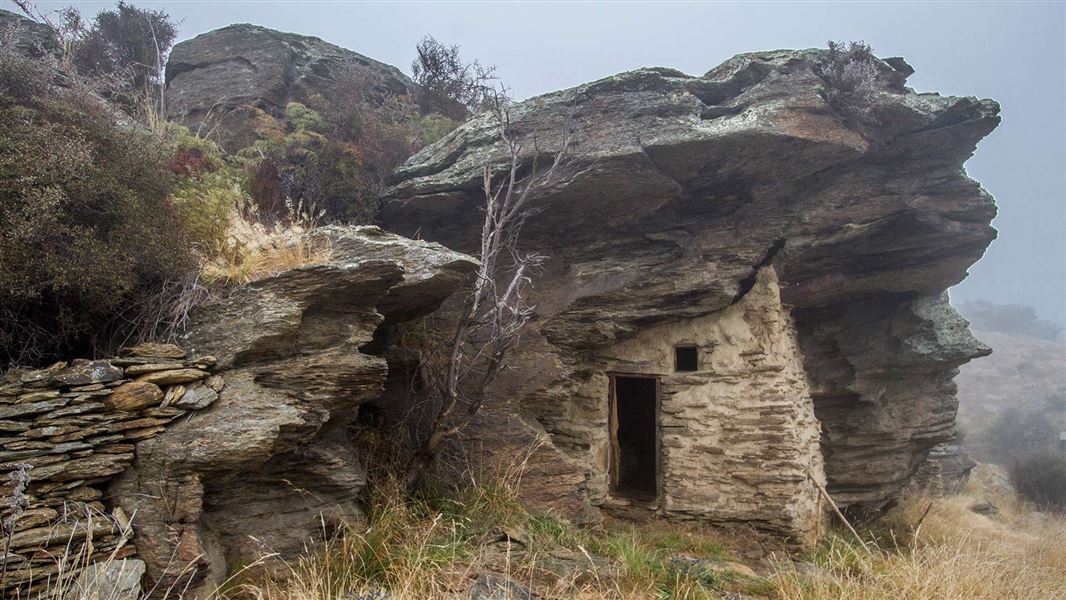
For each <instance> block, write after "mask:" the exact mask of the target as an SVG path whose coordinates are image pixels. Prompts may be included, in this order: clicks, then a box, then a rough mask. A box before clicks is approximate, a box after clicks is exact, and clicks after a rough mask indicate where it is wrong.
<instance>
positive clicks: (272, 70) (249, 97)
mask: <svg viewBox="0 0 1066 600" xmlns="http://www.w3.org/2000/svg"><path fill="white" fill-rule="evenodd" d="M349 75H351V76H356V77H359V78H361V79H362V80H365V81H366V83H367V85H368V86H369V87H371V88H376V89H377V90H379V91H380V92H381V93H388V94H392V95H397V96H406V95H411V94H414V92H415V91H416V86H415V83H414V82H413V81H411V79H410V78H408V77H407V76H406V75H404V74H403V73H402V72H400V70H399V69H397V68H396V67H393V66H392V65H387V64H385V63H381V62H378V61H376V60H374V59H372V58H367V57H366V56H363V55H362V54H358V53H356V52H352V51H351V50H347V49H345V48H341V47H339V46H334V45H333V44H330V43H327V42H324V41H322V40H320V39H318V38H316V37H311V36H306V35H298V34H295V33H284V32H281V31H276V30H273V29H267V28H266V27H260V26H258V25H249V24H237V25H230V26H229V27H223V28H222V29H217V30H214V31H211V32H208V33H205V34H203V35H199V36H197V37H195V38H193V39H191V40H186V41H184V42H181V43H180V44H178V45H176V46H174V50H173V51H172V52H171V54H170V59H169V61H168V62H167V72H166V85H167V92H166V99H167V110H168V113H169V115H170V117H171V119H173V120H176V121H178V122H180V123H182V124H184V125H186V126H188V127H189V128H190V129H192V130H193V131H197V130H200V132H201V133H202V134H207V133H209V132H210V133H212V134H214V135H216V136H217V137H218V139H219V141H220V142H221V143H222V145H223V147H225V148H226V149H227V150H230V151H235V150H239V149H241V148H243V147H245V146H248V145H250V144H251V143H252V142H254V141H255V139H256V138H255V127H256V111H257V110H261V111H264V112H266V113H267V114H269V115H273V116H279V115H280V114H281V112H282V111H283V110H284V108H285V105H286V104H288V103H289V102H302V103H305V104H306V103H308V102H311V101H313V100H314V99H316V98H317V99H322V98H325V99H328V100H331V101H338V102H343V101H345V98H342V97H338V96H339V94H338V93H337V90H336V86H337V84H338V80H339V79H341V78H343V77H346V76H349Z"/></svg>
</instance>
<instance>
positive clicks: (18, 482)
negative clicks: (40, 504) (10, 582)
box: [0, 463, 33, 590]
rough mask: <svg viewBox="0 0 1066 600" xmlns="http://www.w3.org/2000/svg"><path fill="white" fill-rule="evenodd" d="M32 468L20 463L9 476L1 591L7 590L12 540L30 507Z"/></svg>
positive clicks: (1, 559) (0, 577)
mask: <svg viewBox="0 0 1066 600" xmlns="http://www.w3.org/2000/svg"><path fill="white" fill-rule="evenodd" d="M32 468H33V465H29V464H26V463H19V464H17V465H15V469H14V470H13V471H11V472H10V473H8V475H7V481H8V485H10V486H11V495H10V496H8V497H7V498H5V499H4V504H6V505H7V506H5V507H4V508H5V509H6V512H7V513H8V515H7V518H5V519H4V521H3V534H4V555H3V556H2V557H0V561H2V562H3V566H2V567H0V569H2V570H0V590H4V589H6V588H5V584H6V583H7V563H8V556H10V555H11V538H12V537H13V536H14V535H15V528H16V527H17V526H18V521H19V517H21V516H22V513H24V512H25V511H26V509H27V508H28V507H29V505H30V499H29V497H28V496H27V495H26V486H28V485H29V483H30V469H32Z"/></svg>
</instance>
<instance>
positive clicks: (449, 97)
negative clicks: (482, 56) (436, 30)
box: [411, 35, 499, 120]
mask: <svg viewBox="0 0 1066 600" xmlns="http://www.w3.org/2000/svg"><path fill="white" fill-rule="evenodd" d="M415 50H416V51H417V53H418V58H416V59H415V60H414V61H413V62H412V63H411V72H412V73H413V74H414V79H415V81H416V82H417V83H418V84H419V85H420V86H422V89H423V94H424V96H425V97H424V98H423V103H424V104H435V105H436V106H433V108H434V109H436V110H438V111H440V112H441V113H442V114H444V115H446V116H448V117H449V118H452V119H457V120H462V119H464V118H465V117H466V116H467V115H466V113H467V112H473V113H476V112H479V111H481V110H483V109H485V108H492V104H493V102H494V100H495V99H496V98H497V97H498V91H499V90H496V89H495V88H494V87H493V86H492V82H493V81H494V80H495V79H496V67H495V66H490V67H484V66H482V65H481V63H479V62H478V61H476V60H475V61H473V62H469V63H468V62H464V61H463V60H462V58H460V56H459V46H455V45H452V46H446V45H444V44H442V43H440V42H439V41H437V39H436V38H434V37H433V36H429V35H427V36H426V37H424V38H422V41H420V42H418V46H416V47H415Z"/></svg>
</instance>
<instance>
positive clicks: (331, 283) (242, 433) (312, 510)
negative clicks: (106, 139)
mask: <svg viewBox="0 0 1066 600" xmlns="http://www.w3.org/2000/svg"><path fill="white" fill-rule="evenodd" d="M319 235H322V236H326V237H328V238H329V240H330V243H331V245H332V247H333V260H332V261H331V262H329V263H327V264H321V265H315V266H307V267H300V268H296V269H293V270H290V271H285V272H282V273H280V274H278V275H276V276H273V277H269V278H266V279H262V280H259V281H255V282H253V283H251V284H249V285H247V286H244V287H241V288H238V289H235V290H234V291H233V292H232V293H231V294H229V295H228V296H226V297H223V298H219V299H217V300H215V301H212V302H211V303H209V304H206V305H204V306H202V307H200V308H197V309H196V310H195V312H194V313H193V314H191V315H190V319H191V323H192V325H191V327H190V329H189V331H188V334H187V335H186V336H185V337H184V338H183V339H182V343H183V345H184V346H185V348H186V349H188V350H189V351H190V352H191V353H193V354H200V355H202V354H210V355H211V356H212V357H214V358H216V359H217V363H216V365H215V367H214V368H215V369H216V370H219V371H220V372H221V373H222V375H223V377H224V379H225V381H224V385H222V382H220V381H216V380H215V378H214V377H212V378H207V379H206V380H205V381H204V382H203V383H202V384H199V385H196V384H194V385H192V386H189V385H187V384H183V385H186V388H185V390H184V391H183V392H182V393H181V394H178V395H176V397H175V398H174V406H177V407H183V406H199V405H200V404H203V403H205V402H206V401H207V400H206V399H208V398H213V397H214V398H217V399H215V400H214V402H213V403H212V404H211V405H210V407H209V408H207V409H204V410H202V411H200V412H199V413H197V417H196V418H193V419H188V420H185V421H182V422H180V423H177V424H174V425H172V426H171V427H170V428H169V429H168V431H167V433H166V435H164V436H159V437H156V438H153V439H150V440H145V441H143V442H141V443H140V444H138V445H137V451H136V460H135V461H134V463H133V466H132V467H130V468H129V469H128V470H127V471H126V472H125V473H123V474H122V476H121V477H120V478H119V479H118V480H117V481H116V483H115V484H114V485H112V487H111V490H110V493H111V497H112V499H113V501H114V502H116V503H117V504H118V505H120V506H122V507H123V508H124V509H125V510H126V511H127V512H128V513H130V514H134V512H135V514H136V520H135V527H136V530H137V535H138V540H139V545H138V547H139V555H140V557H141V558H142V559H143V560H144V561H145V562H146V564H147V569H148V577H149V579H150V580H151V581H152V582H153V583H154V582H162V583H161V589H166V588H167V587H169V586H170V585H171V584H172V583H174V582H175V581H178V583H177V585H178V589H183V588H184V587H185V586H186V585H189V586H190V589H194V590H195V589H197V588H199V587H200V586H201V585H206V586H207V587H206V588H205V589H210V585H211V584H218V583H221V581H222V580H223V579H224V578H225V577H226V576H227V566H228V565H232V564H237V563H243V564H248V563H251V562H253V561H255V560H257V559H259V558H261V557H262V556H263V555H265V554H268V553H271V552H278V553H280V554H281V556H283V557H286V558H289V557H292V556H293V555H295V554H297V553H298V552H300V551H301V550H302V549H303V548H304V544H305V543H306V541H307V540H308V538H310V537H313V536H315V535H316V534H319V533H321V531H322V527H323V524H324V523H325V524H326V525H327V526H328V525H329V524H330V523H335V521H334V519H345V518H353V517H358V516H360V515H361V512H360V509H359V507H358V505H357V500H358V497H359V495H360V493H361V491H362V489H363V486H364V484H365V474H364V470H363V467H362V463H361V458H360V457H359V456H357V454H356V452H355V449H354V447H353V444H352V440H351V436H350V432H349V426H350V425H352V424H353V423H354V422H355V420H356V417H357V411H358V408H359V405H360V403H362V402H364V401H366V400H368V399H371V398H375V397H376V396H378V395H379V394H380V392H381V388H382V386H383V384H384V381H385V377H386V363H385V359H384V358H381V357H380V356H376V355H373V354H371V353H370V350H368V349H367V348H368V346H367V345H368V344H370V343H371V342H372V340H373V336H374V333H375V331H376V330H377V329H378V327H379V326H380V325H382V324H383V323H385V322H387V321H388V322H398V321H400V320H403V319H407V318H414V317H418V316H421V315H424V314H426V313H427V312H429V311H432V310H434V309H435V308H436V307H437V306H438V305H439V304H440V303H441V302H442V301H443V300H444V299H445V298H447V297H448V296H449V295H451V294H452V293H453V292H454V291H455V290H456V289H457V288H458V287H459V286H460V285H462V284H463V283H464V282H465V280H466V278H467V276H468V275H469V274H470V273H471V272H472V271H473V269H474V267H475V266H476V263H475V262H474V261H473V260H472V259H470V258H469V257H467V256H465V255H463V254H459V253H457V252H453V251H450V250H448V249H446V248H444V247H442V246H440V245H438V244H431V243H426V242H420V241H414V240H409V239H404V238H401V237H399V236H396V235H392V234H386V233H383V232H382V231H381V230H379V229H377V228H376V227H354V228H339V227H333V228H326V229H324V230H322V231H321V232H320V233H319ZM390 320H395V321H390ZM149 375H152V374H149ZM149 375H142V376H141V377H142V378H143V377H148V376H149ZM145 490H153V493H152V494H146V493H145ZM323 519H325V520H323Z"/></svg>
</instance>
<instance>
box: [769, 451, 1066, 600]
mask: <svg viewBox="0 0 1066 600" xmlns="http://www.w3.org/2000/svg"><path fill="white" fill-rule="evenodd" d="M1004 482H1005V477H1003V476H1002V475H1001V474H997V473H996V472H995V470H994V469H993V468H991V467H987V466H984V465H982V466H981V467H979V468H978V470H977V472H976V473H975V476H974V478H973V480H972V481H971V482H970V484H969V485H968V486H967V488H966V490H965V491H964V492H963V493H962V494H959V495H956V496H950V497H947V498H942V499H936V500H929V499H927V498H924V497H921V496H916V497H912V498H909V499H907V500H906V501H905V502H903V503H902V504H901V506H899V507H898V508H897V509H895V510H894V511H893V512H892V513H890V514H889V515H888V516H887V517H886V519H885V520H884V521H883V522H882V523H880V524H878V525H877V526H876V527H875V528H873V529H871V530H869V531H867V532H866V533H867V535H869V536H870V537H871V538H872V539H874V540H875V542H876V544H875V547H874V550H873V551H872V552H870V553H867V552H865V551H863V550H862V549H861V548H859V547H858V546H857V544H855V543H853V542H852V541H850V540H848V539H846V538H844V537H839V536H831V537H830V539H829V540H828V541H827V542H826V543H825V545H824V546H823V548H822V549H821V550H820V551H819V553H818V554H817V556H816V557H815V560H814V563H815V564H816V565H817V568H816V570H815V571H814V573H810V572H806V573H800V572H799V571H797V570H795V569H793V568H791V567H780V568H779V570H778V572H777V573H776V574H775V575H774V576H773V577H772V578H771V581H772V583H773V586H774V594H773V597H774V598H780V599H781V600H816V599H818V600H821V599H830V598H840V599H844V598H849V599H850V598H864V599H869V600H882V599H884V600H900V599H908V598H922V599H929V600H975V599H983V598H987V599H990V600H991V599H996V600H1000V599H1002V598H1012V599H1017V600H1030V599H1031V600H1051V599H1055V598H1063V597H1066V544H1064V543H1063V540H1066V517H1064V516H1062V515H1054V514H1049V513H1039V512H1036V511H1034V510H1032V508H1031V507H1029V506H1027V505H1026V504H1024V503H1023V502H1021V501H1020V500H1018V498H1017V497H1016V496H1015V495H1014V494H1013V493H1012V492H1011V491H1010V489H1009V486H1006V485H1005V484H1004ZM983 502H992V503H993V504H995V505H996V506H997V507H998V509H999V512H998V513H997V514H995V515H988V516H985V515H980V514H977V513H975V512H973V511H972V510H971V509H970V508H971V507H972V506H974V505H976V504H978V503H983ZM923 515H924V518H923Z"/></svg>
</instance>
